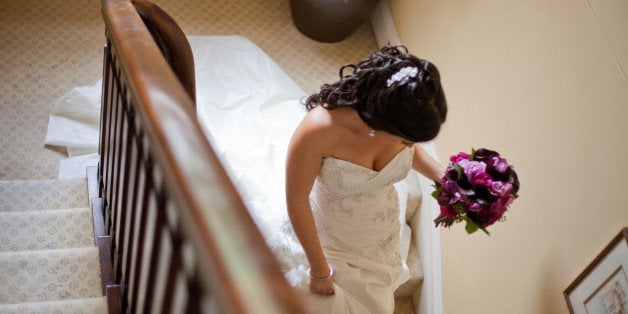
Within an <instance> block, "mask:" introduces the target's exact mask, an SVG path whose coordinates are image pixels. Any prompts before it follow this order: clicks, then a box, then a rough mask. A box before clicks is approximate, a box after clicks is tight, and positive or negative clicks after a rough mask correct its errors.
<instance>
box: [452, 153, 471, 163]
mask: <svg viewBox="0 0 628 314" xmlns="http://www.w3.org/2000/svg"><path fill="white" fill-rule="evenodd" d="M470 157H471V155H469V154H467V153H464V152H459V153H458V155H453V156H451V157H449V161H450V162H451V163H452V164H457V163H459V162H460V161H461V160H469V158H470Z"/></svg>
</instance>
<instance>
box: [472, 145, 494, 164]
mask: <svg viewBox="0 0 628 314" xmlns="http://www.w3.org/2000/svg"><path fill="white" fill-rule="evenodd" d="M495 156H499V154H498V153H497V152H496V151H492V150H489V149H486V148H480V149H478V150H476V151H475V154H474V155H473V160H475V161H484V162H486V161H487V160H489V159H491V158H493V157H495Z"/></svg>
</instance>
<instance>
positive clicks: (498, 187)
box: [489, 181, 512, 196]
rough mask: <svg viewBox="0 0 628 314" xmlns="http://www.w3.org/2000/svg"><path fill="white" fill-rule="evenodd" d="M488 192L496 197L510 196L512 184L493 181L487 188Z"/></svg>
mask: <svg viewBox="0 0 628 314" xmlns="http://www.w3.org/2000/svg"><path fill="white" fill-rule="evenodd" d="M489 192H491V194H493V195H497V196H501V195H508V194H512V184H510V183H508V182H501V181H493V183H492V184H491V186H490V187H489Z"/></svg>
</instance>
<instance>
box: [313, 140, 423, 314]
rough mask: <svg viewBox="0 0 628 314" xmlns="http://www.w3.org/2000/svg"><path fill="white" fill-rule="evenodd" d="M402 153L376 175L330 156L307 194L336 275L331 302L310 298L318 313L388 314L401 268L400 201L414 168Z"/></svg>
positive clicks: (408, 150) (406, 152) (409, 157)
mask: <svg viewBox="0 0 628 314" xmlns="http://www.w3.org/2000/svg"><path fill="white" fill-rule="evenodd" d="M412 156H413V149H411V148H404V149H403V150H401V151H400V152H399V153H397V155H396V156H395V157H394V158H393V159H392V160H391V161H390V162H389V163H388V164H387V165H386V166H385V167H384V168H383V169H381V170H380V171H374V170H372V169H369V168H365V167H362V166H360V165H356V164H354V163H351V162H348V161H344V160H340V159H336V158H332V157H328V158H325V159H324V160H323V163H322V166H321V170H320V173H319V175H318V177H317V178H316V182H315V184H314V188H313V189H312V193H311V194H310V204H311V205H312V211H313V213H314V219H315V221H316V228H317V231H318V234H319V239H320V241H321V245H322V246H323V249H324V251H325V256H326V257H327V259H328V262H329V264H330V265H332V267H334V270H335V276H334V290H335V294H334V295H333V296H331V297H321V296H320V295H317V294H312V295H309V296H308V299H310V301H312V304H313V305H312V306H313V310H314V311H315V312H317V313H392V311H393V309H394V298H393V294H394V289H396V288H397V287H396V282H397V278H398V277H399V274H400V273H401V268H402V259H401V256H400V250H399V234H400V230H399V228H400V222H399V199H398V194H397V192H396V190H395V188H394V186H393V184H394V183H395V182H398V181H401V180H403V179H404V178H405V177H406V176H407V175H408V172H409V171H410V169H411V167H412Z"/></svg>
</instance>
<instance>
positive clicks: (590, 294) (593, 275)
mask: <svg viewBox="0 0 628 314" xmlns="http://www.w3.org/2000/svg"><path fill="white" fill-rule="evenodd" d="M564 294H565V298H566V299H567V305H568V306H569V311H570V312H571V313H574V314H580V313H587V314H592V313H595V314H598V313H602V314H606V313H628V227H626V228H623V229H622V230H621V231H620V232H619V234H618V235H617V236H615V238H613V240H612V241H611V242H610V243H609V244H608V245H607V246H606V247H605V248H604V250H603V251H602V252H601V253H600V254H599V255H598V256H597V257H596V258H595V259H594V260H593V262H592V263H591V264H589V266H587V268H586V269H585V270H584V271H583V272H582V273H581V274H580V275H579V276H578V277H577V278H576V280H574V282H572V283H571V284H570V285H569V287H567V289H565V292H564Z"/></svg>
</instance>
